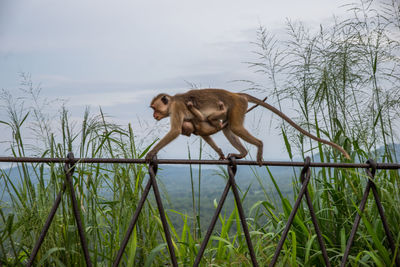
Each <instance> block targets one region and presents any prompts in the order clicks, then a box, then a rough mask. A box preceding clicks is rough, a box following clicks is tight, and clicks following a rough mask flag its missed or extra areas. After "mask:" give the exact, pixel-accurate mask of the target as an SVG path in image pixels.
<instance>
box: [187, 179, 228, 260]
mask: <svg viewBox="0 0 400 267" xmlns="http://www.w3.org/2000/svg"><path fill="white" fill-rule="evenodd" d="M230 187H231V182H230V180H228V182H227V183H226V186H225V189H224V192H223V193H222V196H221V198H220V200H219V202H218V205H217V209H216V210H215V212H214V216H213V217H212V219H211V223H210V225H209V226H208V229H207V233H206V235H205V236H204V239H203V242H202V243H201V246H200V250H199V252H197V256H196V259H195V261H194V264H193V267H197V266H199V264H200V261H201V258H202V257H203V254H204V251H205V249H206V247H207V243H208V240H209V239H210V237H211V234H212V231H213V230H214V227H215V224H216V222H217V220H218V215H219V214H220V213H221V210H222V206H223V205H224V202H225V199H226V196H227V195H228V193H229V188H230Z"/></svg>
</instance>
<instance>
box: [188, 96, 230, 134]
mask: <svg viewBox="0 0 400 267" xmlns="http://www.w3.org/2000/svg"><path fill="white" fill-rule="evenodd" d="M217 105H218V109H219V110H217V111H215V112H213V113H211V114H210V115H208V117H205V116H204V115H203V113H201V112H200V110H198V109H197V108H195V107H194V105H193V102H192V101H189V102H187V103H186V106H187V107H188V109H189V110H190V112H192V113H193V115H194V116H195V117H196V119H197V120H198V121H199V123H197V125H198V126H197V127H196V130H197V131H200V132H203V133H211V132H213V131H214V130H215V129H214V128H216V129H217V130H221V129H222V128H223V127H225V126H226V122H225V123H224V122H223V120H222V119H223V118H226V108H225V105H224V103H223V102H222V101H218V103H217ZM199 127H201V128H202V129H198V128H199ZM210 127H211V128H210ZM182 130H183V128H182ZM208 135H210V134H208Z"/></svg>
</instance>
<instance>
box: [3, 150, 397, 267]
mask: <svg viewBox="0 0 400 267" xmlns="http://www.w3.org/2000/svg"><path fill="white" fill-rule="evenodd" d="M0 162H25V163H29V162H31V163H63V164H64V172H65V181H64V184H63V186H62V188H61V191H60V192H59V194H58V195H57V197H56V200H55V202H54V204H53V207H52V209H51V211H50V214H49V216H48V218H47V220H46V222H45V225H44V226H43V228H42V231H41V233H40V236H39V238H38V240H37V241H36V243H35V245H34V248H33V250H32V252H31V254H30V258H29V260H28V263H27V265H26V266H32V265H33V264H34V260H35V257H36V255H37V253H38V251H39V249H40V246H41V244H42V242H43V240H44V238H45V236H46V233H47V231H48V229H49V227H50V225H51V223H52V220H53V218H54V215H55V214H56V211H57V208H58V206H59V204H60V202H61V198H62V196H63V194H64V192H65V190H66V189H67V187H68V189H69V192H70V194H69V195H70V197H71V203H72V209H73V214H74V217H75V220H76V224H77V229H78V232H79V238H80V241H81V245H82V250H83V254H84V257H85V262H86V265H87V266H92V262H91V259H90V254H89V249H88V244H87V241H86V238H85V232H84V230H83V229H84V228H83V225H82V221H81V217H80V210H79V205H78V202H77V199H76V196H75V192H74V187H73V181H72V175H73V172H74V169H75V165H76V164H78V163H120V164H146V163H148V164H149V177H150V178H149V180H148V182H147V185H146V187H145V189H144V191H143V193H142V196H141V199H140V200H139V202H138V205H137V208H136V210H135V212H134V214H133V216H132V219H131V222H130V225H129V227H128V229H127V231H126V234H125V237H124V239H123V241H122V243H121V245H120V248H119V251H118V253H117V255H116V256H115V260H114V263H113V266H118V265H119V263H120V261H121V259H122V256H123V253H124V250H125V248H126V246H127V244H128V241H129V238H130V236H131V234H132V231H133V229H134V227H135V224H136V222H137V220H138V217H139V215H140V212H141V210H142V207H143V205H144V203H145V201H146V199H147V197H148V194H149V192H150V189H151V188H153V192H154V196H155V200H156V203H157V207H158V211H159V215H160V219H161V222H162V225H163V229H164V234H165V239H166V241H167V245H168V250H169V254H170V258H171V264H172V265H173V266H178V262H177V259H176V256H175V251H174V247H173V244H172V240H171V234H170V231H169V229H168V223H167V219H166V216H165V211H164V208H163V204H162V200H161V195H160V192H159V189H158V185H157V181H156V178H155V177H156V174H157V170H158V164H208V165H210V164H213V165H227V168H228V174H229V179H228V181H227V183H226V186H225V189H224V191H223V193H222V196H221V198H220V200H219V202H218V205H217V208H216V210H215V213H214V215H213V217H212V220H211V223H210V225H209V227H208V229H207V233H206V235H205V237H204V239H203V241H202V243H201V246H200V249H199V251H198V253H197V256H196V258H195V261H194V264H193V266H199V264H200V261H201V259H202V256H203V254H204V251H205V249H206V247H207V244H208V241H209V239H210V237H211V234H212V232H213V229H214V227H215V224H216V222H217V219H218V216H219V214H220V212H221V209H222V206H223V204H224V202H225V199H226V197H227V195H228V192H229V190H230V189H232V192H233V195H234V199H235V201H236V205H237V208H238V213H239V218H240V221H241V225H242V228H243V232H244V235H245V239H246V243H247V246H248V250H249V255H250V259H251V262H252V264H253V266H259V265H258V262H257V259H256V255H255V253H254V248H253V245H252V242H251V238H250V233H249V230H248V227H247V223H246V216H245V213H244V210H243V207H242V203H241V200H240V196H239V192H238V189H237V186H236V182H235V174H236V169H237V165H258V163H257V162H255V161H245V160H240V161H237V160H236V159H235V158H233V157H232V158H230V159H228V160H176V159H160V160H159V159H157V158H153V160H151V161H150V162H146V161H145V160H143V159H114V158H113V159H108V158H74V155H73V154H72V153H71V152H70V153H69V154H68V157H67V158H32V157H19V158H15V157H0ZM262 165H264V166H285V167H289V166H291V167H302V170H301V173H300V181H301V183H302V186H301V189H300V191H299V194H298V196H297V199H296V201H295V203H294V206H293V208H292V211H291V213H290V215H289V218H288V221H287V223H286V226H285V228H284V230H283V232H282V234H281V238H280V240H279V242H278V245H277V248H276V250H275V253H274V255H273V258H272V260H271V262H270V264H269V266H271V267H272V266H275V264H276V263H277V260H278V257H279V254H280V252H281V250H282V247H283V244H284V242H285V240H286V238H287V235H288V233H289V230H290V227H291V225H292V223H293V220H294V218H295V216H296V213H297V211H298V210H299V206H300V203H301V201H302V198H303V196H305V197H306V204H307V207H308V209H309V212H310V215H311V220H312V223H313V225H314V229H315V233H316V235H317V240H318V243H319V246H320V249H321V252H322V256H323V258H324V261H325V265H326V266H331V264H330V262H329V257H328V254H327V250H326V247H325V243H324V239H323V236H322V231H321V229H320V228H319V226H318V222H317V217H316V214H315V211H314V208H313V206H312V201H311V197H310V194H309V192H308V190H307V185H308V184H309V182H310V179H311V168H312V167H330V168H363V169H365V170H366V173H367V175H368V182H367V184H366V187H365V190H364V195H363V197H362V200H361V203H360V205H359V209H358V212H357V215H356V218H355V220H354V224H353V228H352V230H351V233H350V236H349V239H348V241H347V245H346V249H345V252H344V255H343V258H342V262H341V266H345V265H346V262H347V259H348V256H349V253H350V249H351V246H352V243H353V240H354V237H355V234H356V232H357V229H358V226H359V223H360V220H361V216H362V215H361V213H362V212H363V211H364V208H365V205H366V202H367V198H368V196H369V193H370V191H371V190H372V192H373V197H374V199H375V203H376V206H377V209H378V212H379V215H380V218H381V221H382V225H383V228H384V231H385V234H386V237H387V241H388V243H389V246H390V249H391V250H392V253H393V255H395V254H396V248H395V243H394V240H393V237H392V234H391V232H390V229H389V226H388V223H387V220H386V217H385V214H384V210H383V207H382V204H381V201H380V199H379V195H378V191H377V188H376V185H375V183H374V177H375V173H376V170H378V169H400V164H398V163H397V164H395V163H376V162H375V161H373V160H371V159H370V160H368V161H367V162H366V163H317V162H314V163H313V162H311V160H310V158H309V157H307V158H306V159H305V161H304V162H284V161H264V162H263V163H262ZM265 264H266V263H262V265H265ZM395 265H396V266H398V267H400V259H399V257H398V256H396V258H395Z"/></svg>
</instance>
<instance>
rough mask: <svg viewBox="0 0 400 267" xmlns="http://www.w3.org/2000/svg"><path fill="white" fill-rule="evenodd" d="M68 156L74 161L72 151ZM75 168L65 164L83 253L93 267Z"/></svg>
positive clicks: (87, 264)
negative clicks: (77, 191)
mask: <svg viewBox="0 0 400 267" xmlns="http://www.w3.org/2000/svg"><path fill="white" fill-rule="evenodd" d="M68 158H69V159H70V160H71V161H72V162H73V160H74V154H72V152H69V153H68ZM73 170H74V168H72V170H70V168H69V166H68V164H65V166H64V171H65V179H66V182H67V184H68V186H69V189H70V195H71V202H72V211H73V213H74V216H75V221H76V224H77V227H78V233H79V239H80V240H81V245H82V249H83V254H84V256H85V262H86V266H88V267H91V266H92V262H91V260H90V254H89V249H88V245H87V242H86V237H85V230H84V228H83V225H82V219H81V214H80V211H79V207H78V201H77V200H76V196H75V190H74V183H73V181H72V172H73Z"/></svg>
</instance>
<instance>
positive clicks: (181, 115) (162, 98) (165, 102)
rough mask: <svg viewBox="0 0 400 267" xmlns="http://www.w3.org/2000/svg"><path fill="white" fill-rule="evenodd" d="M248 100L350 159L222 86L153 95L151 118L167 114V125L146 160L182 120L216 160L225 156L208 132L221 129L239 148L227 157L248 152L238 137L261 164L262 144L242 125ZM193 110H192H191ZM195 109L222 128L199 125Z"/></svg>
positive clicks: (167, 140) (178, 130)
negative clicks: (168, 126)
mask: <svg viewBox="0 0 400 267" xmlns="http://www.w3.org/2000/svg"><path fill="white" fill-rule="evenodd" d="M189 102H191V103H192V105H193V106H192V107H190V106H191V105H190V104H189V106H188V103H189ZM221 102H222V104H223V105H224V106H223V109H224V110H225V111H224V112H220V113H218V112H219V111H221V107H220V106H219V104H220V103H221ZM248 102H252V103H255V104H257V105H260V106H263V107H265V108H267V109H269V110H270V111H272V112H274V113H275V114H277V115H278V116H280V117H281V118H282V119H284V120H286V121H287V122H288V123H289V124H290V125H291V126H293V127H294V128H295V129H296V130H298V131H299V132H301V133H302V134H304V135H307V136H308V137H310V138H312V139H314V140H316V141H318V142H321V143H324V144H327V145H330V146H332V147H334V148H336V149H337V150H339V151H340V152H341V153H343V155H344V156H345V157H346V158H347V159H350V156H349V154H347V152H346V151H345V150H344V149H343V148H342V147H341V146H339V145H337V144H335V143H333V142H330V141H327V140H324V139H321V138H319V137H316V136H314V135H312V134H311V133H309V132H307V131H306V130H304V129H303V128H301V127H300V126H299V125H297V124H296V123H295V122H294V121H292V120H291V119H290V118H289V117H287V116H286V115H285V114H283V113H282V112H281V111H279V110H278V109H276V108H274V107H273V106H271V105H269V104H267V103H265V102H263V101H262V100H260V99H258V98H255V97H253V96H251V95H248V94H245V93H232V92H229V91H226V90H223V89H199V90H190V91H188V92H186V93H183V94H176V95H174V96H170V95H167V94H159V95H158V96H156V97H155V98H153V100H152V101H151V104H150V107H151V108H152V109H153V111H154V113H153V117H154V118H155V119H156V120H161V119H163V118H166V117H168V116H169V117H170V123H171V128H170V130H169V132H168V133H167V134H166V135H165V136H164V137H163V138H162V139H161V140H160V141H159V142H158V143H157V144H156V145H155V146H154V148H153V149H152V150H151V151H149V152H148V153H147V155H146V160H147V161H149V160H151V159H152V158H153V157H154V156H155V155H156V154H157V152H158V151H159V150H160V149H162V148H163V147H164V146H166V145H167V144H169V143H170V142H171V141H172V140H174V139H175V138H176V137H178V135H180V134H181V133H183V130H182V128H185V123H187V122H189V123H190V122H191V123H192V127H194V129H195V130H193V133H195V134H197V135H200V136H201V137H202V138H203V139H204V140H205V141H206V142H207V143H208V144H210V146H211V147H212V148H213V149H214V150H215V151H216V152H217V153H218V154H219V156H220V159H224V158H225V157H224V154H223V153H222V151H221V149H220V148H219V147H218V146H217V145H216V144H215V143H214V141H213V140H212V139H211V137H210V135H212V134H214V133H216V132H218V131H220V130H222V132H223V133H224V135H225V136H226V138H227V139H228V141H229V142H230V143H231V144H232V145H233V147H235V148H236V149H237V150H238V151H239V153H234V154H228V158H229V157H232V156H233V157H235V158H237V159H241V158H244V157H245V156H246V155H247V153H248V152H247V150H246V148H245V147H244V146H243V145H242V143H241V142H240V139H239V137H240V138H242V139H243V140H244V141H246V142H248V143H250V144H253V145H255V146H256V147H257V162H258V163H259V165H262V154H263V143H262V141H261V140H259V139H257V138H255V137H254V136H252V135H251V134H250V133H249V132H248V131H247V130H246V129H245V128H244V126H243V124H244V118H245V114H246V112H247V105H248ZM193 110H194V112H192V111H193ZM196 110H197V111H199V112H200V113H201V115H202V117H203V119H204V118H208V117H209V116H210V115H211V119H212V118H213V116H212V114H217V115H218V116H217V120H222V121H223V122H224V124H225V125H223V127H222V128H219V127H215V126H212V124H211V123H209V122H208V123H209V126H210V127H201V125H200V124H201V123H204V121H202V120H201V119H199V118H198V117H196V116H197V115H198V114H197V115H195V113H196ZM207 120H208V119H207ZM184 130H185V129H184Z"/></svg>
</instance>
